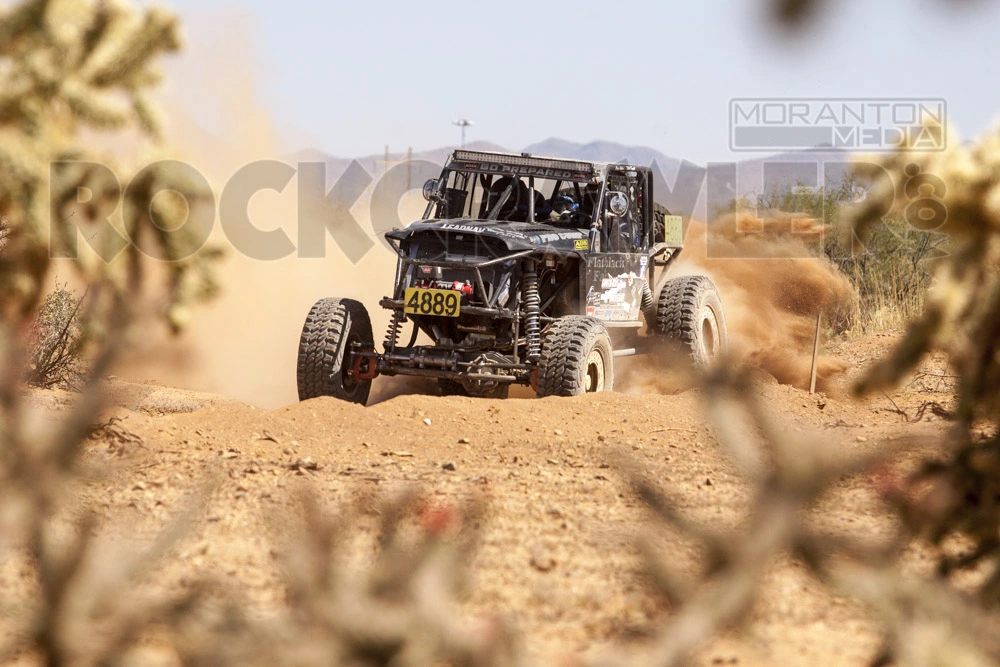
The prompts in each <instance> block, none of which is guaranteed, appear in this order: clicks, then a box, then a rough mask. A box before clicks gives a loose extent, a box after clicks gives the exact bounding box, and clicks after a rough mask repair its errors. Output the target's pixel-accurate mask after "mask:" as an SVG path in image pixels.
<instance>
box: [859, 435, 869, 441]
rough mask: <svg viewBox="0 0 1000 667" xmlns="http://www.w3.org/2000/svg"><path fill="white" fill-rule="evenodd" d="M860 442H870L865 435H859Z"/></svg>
mask: <svg viewBox="0 0 1000 667" xmlns="http://www.w3.org/2000/svg"><path fill="white" fill-rule="evenodd" d="M858 442H868V438H866V437H865V436H863V435H859V436H858Z"/></svg>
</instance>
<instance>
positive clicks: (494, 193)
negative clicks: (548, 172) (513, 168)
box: [479, 176, 528, 220]
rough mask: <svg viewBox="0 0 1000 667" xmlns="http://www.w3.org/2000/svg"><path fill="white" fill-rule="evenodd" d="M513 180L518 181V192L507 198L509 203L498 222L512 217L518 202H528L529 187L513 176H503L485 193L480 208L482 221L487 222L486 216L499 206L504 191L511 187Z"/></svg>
mask: <svg viewBox="0 0 1000 667" xmlns="http://www.w3.org/2000/svg"><path fill="white" fill-rule="evenodd" d="M511 180H516V183H517V186H516V190H515V191H513V192H511V194H510V197H508V198H507V203H506V204H505V205H504V208H503V210H502V211H501V212H500V215H499V216H498V217H497V219H498V220H505V219H507V218H508V217H510V215H511V213H513V212H514V210H515V207H516V206H517V204H518V202H519V201H520V202H522V203H526V202H527V201H528V186H527V185H525V184H524V182H523V181H522V180H521V179H519V178H518V179H515V178H514V177H513V176H503V177H501V178H499V179H497V180H496V181H494V182H493V184H492V185H490V187H489V188H486V191H485V192H484V193H483V203H482V205H481V206H480V207H479V218H480V220H485V219H486V216H488V215H489V214H490V211H492V210H493V208H494V207H495V206H496V205H497V203H498V202H499V201H500V198H501V197H503V193H504V191H505V190H506V189H507V187H508V186H509V185H510V182H511Z"/></svg>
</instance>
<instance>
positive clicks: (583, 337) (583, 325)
mask: <svg viewBox="0 0 1000 667" xmlns="http://www.w3.org/2000/svg"><path fill="white" fill-rule="evenodd" d="M614 384H615V373H614V359H613V358H612V355H611V337H610V336H608V330H607V329H606V328H605V327H604V324H603V323H602V322H601V321H600V320H597V319H594V318H593V317H581V316H579V315H569V316H567V317H562V318H559V319H558V320H556V321H555V322H554V323H553V324H552V326H551V327H549V330H548V331H547V332H546V334H545V337H544V338H543V339H542V357H541V359H540V360H539V364H538V390H537V391H538V396H539V397H543V396H579V395H580V394H586V393H590V392H597V391H611V390H612V389H613V388H614Z"/></svg>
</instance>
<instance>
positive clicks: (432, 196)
mask: <svg viewBox="0 0 1000 667" xmlns="http://www.w3.org/2000/svg"><path fill="white" fill-rule="evenodd" d="M423 193H424V199H426V200H427V201H437V200H438V199H440V198H441V196H440V195H439V194H438V182H437V179H436V178H432V179H430V180H429V181H427V182H426V183H424V189H423Z"/></svg>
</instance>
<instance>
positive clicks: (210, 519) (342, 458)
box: [0, 338, 943, 665]
mask: <svg viewBox="0 0 1000 667" xmlns="http://www.w3.org/2000/svg"><path fill="white" fill-rule="evenodd" d="M889 340H890V339H881V338H875V339H866V340H864V341H860V342H857V343H852V344H841V345H840V346H839V347H838V348H837V349H836V350H835V352H836V353H837V354H838V355H839V356H841V357H842V358H844V359H846V360H847V361H848V362H850V363H851V364H852V365H853V366H855V367H856V368H860V367H862V366H863V365H864V364H865V363H866V362H867V361H868V360H869V359H871V358H872V357H874V356H875V355H877V354H878V353H880V351H881V350H883V349H884V348H885V347H886V345H887V343H888V341H889ZM109 388H110V390H111V395H112V397H113V398H114V399H115V402H116V403H117V404H118V407H116V408H114V409H113V410H112V411H111V412H110V413H109V416H110V415H115V416H118V417H121V418H123V420H124V421H122V422H121V426H122V427H124V428H125V429H127V430H128V431H129V432H130V433H132V434H134V435H136V436H139V437H141V438H142V441H143V444H141V445H139V444H126V445H111V444H110V443H107V442H92V443H90V444H89V445H88V447H89V448H90V456H91V457H93V458H95V459H97V460H101V461H110V462H113V463H115V464H116V465H119V466H120V468H118V470H117V472H116V473H115V474H114V475H113V476H112V477H111V478H110V479H108V480H106V481H103V482H100V483H97V484H96V485H92V486H91V487H89V488H88V490H87V494H88V496H89V497H90V500H92V501H93V503H95V504H96V505H97V506H98V507H99V508H100V513H101V514H102V516H103V518H104V522H105V524H106V525H107V526H108V527H110V528H112V529H113V528H120V529H123V530H125V531H126V532H128V534H130V535H131V538H130V539H134V540H137V544H138V543H141V542H142V541H143V540H146V539H149V538H151V537H152V535H154V534H155V533H156V531H158V530H159V529H161V528H162V527H163V526H164V525H166V523H167V521H168V520H169V518H170V517H172V516H174V515H176V514H177V513H178V512H180V511H182V510H183V509H184V508H185V507H186V506H187V505H189V504H190V502H191V498H192V494H193V492H194V489H196V488H198V487H199V485H201V484H202V483H203V480H205V479H206V478H212V479H214V480H215V481H216V483H217V484H218V487H217V488H216V490H215V491H214V492H213V494H212V496H211V498H210V500H209V502H208V503H207V505H206V507H205V508H204V510H203V515H202V516H201V518H200V519H199V521H198V523H197V528H196V529H195V530H194V531H193V533H192V534H191V535H189V536H188V537H187V538H186V539H185V540H184V541H183V543H182V544H181V545H179V546H178V548H177V553H176V557H175V558H172V559H171V561H170V563H169V564H168V565H167V566H166V568H165V571H164V572H163V573H162V574H161V575H160V576H159V578H158V581H159V582H160V583H161V584H162V585H166V586H172V585H175V584H177V583H178V582H182V581H184V580H186V578H187V577H189V576H191V575H193V574H195V573H214V574H218V575H220V576H221V577H222V578H224V579H227V580H229V581H231V582H233V583H238V585H239V588H240V589H241V590H242V591H244V592H245V594H246V595H247V597H248V601H249V604H251V605H253V606H255V607H257V608H259V609H261V610H264V611H266V610H267V609H269V608H274V607H275V606H276V605H281V604H282V600H283V595H284V593H283V590H282V588H281V585H280V579H279V576H278V574H277V570H276V567H277V557H276V547H277V546H278V545H276V540H275V536H276V533H275V530H274V526H275V524H276V522H280V517H282V516H283V515H284V514H286V513H287V509H288V506H289V505H290V503H291V502H292V501H291V499H292V498H293V497H294V491H295V490H296V489H297V488H299V485H300V484H301V483H303V482H304V481H306V482H308V483H309V484H311V485H312V486H313V487H314V488H315V489H316V490H317V491H318V493H319V495H320V497H321V499H322V501H323V502H324V503H327V504H328V505H329V506H330V507H331V508H335V507H337V506H339V504H340V503H345V502H356V501H357V499H358V498H361V499H366V498H368V499H372V498H376V497H377V496H378V495H379V494H380V493H382V492H386V491H388V492H391V491H393V490H398V489H400V488H401V487H403V486H405V485H420V486H421V487H422V488H424V489H426V490H427V492H429V493H430V494H432V495H433V496H434V497H436V498H438V499H440V500H442V501H444V502H451V501H453V502H455V503H461V502H463V500H464V499H466V498H468V497H469V496H470V494H481V495H483V496H484V497H485V498H486V499H487V501H488V510H489V511H488V519H487V520H486V522H485V526H484V530H483V533H482V537H483V543H482V547H481V549H480V550H479V552H478V554H477V556H476V557H475V559H474V562H472V563H471V564H470V565H471V567H472V570H473V574H474V586H473V593H472V596H471V599H470V600H469V601H468V603H467V608H468V610H469V612H470V613H472V614H478V613H487V612H491V611H492V612H498V613H500V614H501V615H502V616H504V617H505V618H507V619H508V620H510V621H511V622H512V623H513V624H514V625H515V626H516V627H517V628H519V629H520V630H521V631H522V632H523V633H524V635H525V643H526V647H527V649H528V650H529V652H530V654H531V655H533V656H535V657H537V658H539V659H541V660H543V661H544V662H543V664H552V663H561V662H565V661H566V659H567V658H569V657H570V656H573V655H578V654H580V653H583V654H587V655H597V654H599V653H600V651H601V650H603V649H604V648H606V647H607V646H609V645H611V644H614V643H618V644H621V642H623V641H625V642H627V643H629V645H630V646H631V650H634V651H636V656H637V661H638V662H637V664H641V657H640V656H641V655H642V647H643V642H642V638H643V636H645V635H647V634H648V633H649V632H651V631H653V630H655V628H656V627H657V624H658V623H660V622H662V621H663V619H664V618H666V617H667V615H668V614H669V610H668V609H665V608H664V605H663V604H662V603H661V602H659V601H657V600H655V599H653V598H651V597H650V596H649V595H648V593H647V592H646V589H645V588H644V587H643V585H642V581H641V578H640V576H639V567H638V566H639V560H638V557H637V555H636V552H635V550H634V548H633V543H634V537H635V531H636V530H637V529H639V528H640V527H641V526H643V525H645V524H644V523H643V521H644V520H645V518H646V516H645V514H644V512H645V510H643V509H642V508H641V507H640V506H639V503H638V502H637V501H636V500H635V499H634V498H633V497H632V496H631V495H630V493H629V492H628V490H627V488H626V485H625V484H624V483H623V480H622V477H621V474H620V473H619V471H618V470H616V467H617V463H618V462H619V461H620V460H621V458H620V457H621V455H623V454H624V455H625V456H627V457H628V458H629V459H631V460H632V461H634V462H635V463H636V464H637V465H638V467H639V468H640V469H641V470H643V471H645V473H646V474H647V475H649V476H650V477H651V478H653V479H656V480H658V481H659V482H660V484H661V485H662V488H663V489H664V491H665V492H666V494H667V495H668V496H669V497H670V498H672V499H673V500H674V501H675V502H676V503H677V505H678V508H679V509H680V511H681V512H682V514H684V515H685V516H687V517H689V518H692V519H696V520H697V521H699V522H703V523H704V524H708V525H711V526H714V527H717V528H719V529H723V530H732V529H735V528H737V527H738V526H739V524H740V523H741V522H742V521H743V520H745V519H746V513H747V509H748V507H749V504H750V500H751V498H750V491H749V489H748V488H747V486H746V485H745V483H744V482H742V481H741V479H740V477H739V474H738V471H737V470H736V469H734V467H733V466H732V464H731V463H730V462H729V461H728V459H727V457H726V456H725V454H724V453H723V452H722V451H721V450H720V447H719V445H718V443H717V442H716V440H715V438H714V436H713V435H712V432H711V429H710V428H709V426H708V425H707V423H706V421H705V419H704V417H703V415H702V405H701V404H702V396H701V394H700V392H699V391H698V390H687V391H682V392H679V393H675V394H671V395H655V394H651V395H640V396H630V395H624V394H618V393H613V394H600V395H589V396H585V397H581V398H576V399H563V398H548V399H540V400H539V399H512V400H508V401H490V400H480V399H472V398H463V397H447V398H444V397H433V396H419V395H409V396H399V397H396V398H393V399H391V400H388V401H386V402H383V403H380V404H378V405H375V406H373V407H368V408H362V407H359V406H355V405H349V404H344V403H341V402H338V401H336V400H334V399H318V400H313V401H308V402H305V403H300V404H295V405H291V406H288V407H284V408H281V409H278V410H274V411H263V410H260V409H257V408H254V407H251V406H248V405H245V404H242V403H238V402H235V401H232V400H228V399H224V398H220V397H216V396H211V395H206V394H195V393H191V392H183V391H180V390H175V389H169V388H165V387H160V386H156V385H149V384H139V383H128V382H124V381H122V380H114V381H112V382H111V383H109ZM759 391H760V392H761V395H762V398H763V399H764V401H765V403H766V404H767V405H768V406H769V408H770V409H771V410H772V413H773V414H774V416H775V417H776V419H778V420H779V421H780V422H781V423H783V424H784V425H785V427H786V428H788V429H792V430H794V431H797V432H801V434H802V437H803V439H804V440H805V441H807V442H809V443H810V445H809V446H815V447H825V448H831V449H833V450H835V451H837V452H841V453H843V454H844V455H847V456H850V455H852V454H857V453H864V452H870V451H872V450H873V449H874V448H877V447H879V441H880V440H881V439H883V438H888V437H895V436H899V435H903V434H905V435H914V436H921V435H933V434H936V433H939V432H941V431H942V430H943V425H942V422H939V421H923V422H921V423H918V424H904V423H903V422H902V420H901V417H900V416H899V415H898V414H895V413H893V412H892V411H891V410H890V408H892V407H895V406H900V407H902V408H903V409H907V410H910V411H911V413H912V408H913V407H914V406H915V405H917V404H919V402H920V401H921V400H927V397H926V393H927V392H926V388H924V389H922V390H920V391H914V390H913V389H912V388H911V390H910V392H909V393H907V392H901V393H899V394H897V395H895V396H893V397H885V398H884V399H879V400H873V401H870V402H867V403H858V402H853V401H851V400H848V399H846V398H824V397H816V396H810V395H809V394H808V393H807V392H804V391H801V390H798V389H794V388H792V387H789V386H784V385H779V384H777V383H776V382H774V381H773V379H769V378H765V379H764V380H762V381H761V382H760V384H759ZM939 398H940V397H939ZM35 400H36V401H37V403H38V404H39V405H42V406H44V407H45V409H46V410H48V411H52V410H58V409H59V406H60V405H62V404H64V403H65V402H67V401H69V400H71V397H70V396H69V395H65V394H60V393H49V392H43V393H40V394H38V395H37V396H36V398H35ZM893 403H895V406H894V405H893ZM908 455H909V456H914V455H915V452H912V451H911V452H910V453H909V454H908ZM452 468H453V469H452ZM814 513H815V520H816V521H817V522H819V524H820V525H822V526H823V527H824V528H825V529H829V530H831V531H846V532H850V533H852V534H857V535H868V536H871V537H872V538H873V539H878V538H879V537H880V536H884V535H887V534H888V532H889V531H890V529H891V520H890V519H889V518H888V515H887V513H886V512H885V510H884V509H883V508H882V507H881V505H880V503H879V502H878V498H877V494H876V492H875V490H874V487H873V484H872V480H871V479H870V477H869V476H867V475H861V476H857V477H853V478H850V479H846V480H844V481H843V482H842V483H841V484H840V485H839V487H838V488H837V489H836V490H835V493H833V494H831V497H830V498H829V499H827V500H825V501H824V502H823V503H821V505H820V507H818V508H817V509H816V510H815V512H814ZM366 529H367V530H368V531H369V533H370V527H367V528H366ZM662 539H663V548H664V552H665V553H666V554H667V555H668V557H669V559H670V561H671V562H672V563H675V564H679V565H681V566H682V567H684V568H687V569H689V570H690V571H692V572H693V571H695V570H696V569H697V567H698V554H697V551H696V550H695V549H694V548H693V547H692V546H691V545H690V544H688V543H687V542H685V541H684V540H682V539H680V538H679V537H678V536H676V535H666V534H665V535H664V536H663V538H662ZM357 553H358V558H359V559H360V560H363V559H364V557H365V556H364V554H365V553H366V551H365V548H364V547H361V548H359V549H358V551H357ZM915 559H916V560H917V561H919V560H920V556H919V555H916V556H915ZM0 576H2V577H3V578H8V577H17V576H18V573H17V572H16V571H10V570H8V571H6V572H4V573H3V574H2V575H0ZM10 583H14V582H9V581H8V582H5V581H0V587H4V586H5V585H6V584H10ZM754 619H755V621H754V623H753V624H752V626H751V627H750V628H749V629H748V630H746V631H745V632H741V633H739V634H734V635H733V636H730V637H726V638H724V639H722V640H719V641H717V642H716V643H714V644H713V645H711V646H708V647H706V648H705V649H704V651H703V652H702V654H701V655H700V656H699V662H702V663H704V664H744V665H770V664H797V665H809V664H844V665H857V664H863V663H864V662H865V661H867V660H870V659H871V657H872V656H873V655H874V653H875V651H876V650H877V646H878V641H879V638H878V635H877V633H876V630H875V626H874V625H873V623H872V622H871V620H870V619H869V618H868V617H867V616H866V613H865V611H864V610H863V609H862V608H860V607H859V606H857V605H856V604H854V603H851V602H848V601H844V600H840V599H837V598H835V597H832V596H831V595H830V594H829V593H827V592H825V591H824V589H823V588H822V586H821V585H819V584H818V583H817V582H815V581H812V580H810V579H809V578H808V577H806V576H805V575H804V574H803V572H802V570H801V569H800V568H799V567H797V566H796V565H795V564H794V563H793V562H791V561H790V560H789V561H788V562H783V563H780V564H777V565H776V566H775V567H774V568H773V570H772V571H771V572H770V574H769V576H768V581H767V584H766V592H765V595H764V596H763V599H762V600H761V601H760V603H759V605H758V607H757V608H756V609H755V612H754Z"/></svg>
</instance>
